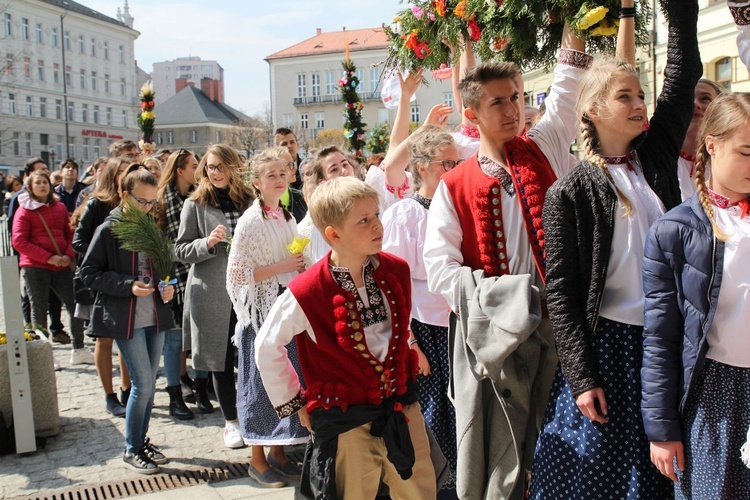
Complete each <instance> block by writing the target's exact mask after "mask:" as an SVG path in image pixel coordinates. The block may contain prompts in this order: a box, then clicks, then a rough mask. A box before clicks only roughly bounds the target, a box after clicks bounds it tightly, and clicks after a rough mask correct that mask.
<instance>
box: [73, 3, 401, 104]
mask: <svg viewBox="0 0 750 500" xmlns="http://www.w3.org/2000/svg"><path fill="white" fill-rule="evenodd" d="M78 1H79V2H80V3H82V4H84V5H86V6H87V7H91V8H92V9H95V10H98V11H99V12H101V13H102V14H105V15H108V16H111V17H115V15H116V12H117V7H122V5H123V4H124V0H78ZM129 4H130V14H131V15H132V16H133V17H134V18H135V24H134V26H133V27H134V28H135V29H136V30H138V31H139V32H140V33H141V35H140V37H138V39H137V40H136V41H135V55H136V59H137V60H138V65H139V66H140V67H141V68H143V69H144V70H146V71H148V72H151V71H153V66H152V64H153V63H154V62H159V61H166V60H172V59H174V58H177V57H183V56H189V55H193V56H199V57H201V58H202V59H210V60H216V61H219V64H221V65H222V67H223V68H224V82H225V91H226V99H225V100H226V102H227V104H229V105H231V106H233V107H234V108H236V109H239V110H240V111H243V112H245V113H247V114H250V115H254V114H256V113H259V112H261V111H262V110H263V109H264V106H267V105H268V102H269V88H268V85H269V82H268V79H269V75H268V63H266V62H265V61H264V60H263V59H264V58H265V57H266V56H268V55H270V54H273V53H274V52H277V51H279V50H281V49H284V48H286V47H289V46H290V45H294V44H295V43H298V42H301V41H302V40H305V39H307V38H310V37H312V36H314V35H315V28H322V29H323V31H338V30H341V28H342V27H343V26H346V28H347V29H359V28H371V27H376V26H380V24H381V23H383V22H385V23H386V24H390V23H391V22H392V20H393V17H394V16H395V15H396V12H397V11H399V10H400V9H403V8H405V6H404V5H400V4H399V0H348V1H339V0H334V1H325V0H281V1H279V0H275V1H274V0H268V1H259V0H250V1H247V0H245V1H241V0H213V1H207V0H130V1H129ZM157 113H158V110H157Z"/></svg>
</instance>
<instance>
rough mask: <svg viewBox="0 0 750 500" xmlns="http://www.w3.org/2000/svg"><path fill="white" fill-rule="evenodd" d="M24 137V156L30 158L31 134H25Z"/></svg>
mask: <svg viewBox="0 0 750 500" xmlns="http://www.w3.org/2000/svg"><path fill="white" fill-rule="evenodd" d="M25 137H26V140H25V141H24V146H25V147H24V150H25V153H26V156H27V157H30V156H31V153H32V149H31V133H30V132H26V135H25Z"/></svg>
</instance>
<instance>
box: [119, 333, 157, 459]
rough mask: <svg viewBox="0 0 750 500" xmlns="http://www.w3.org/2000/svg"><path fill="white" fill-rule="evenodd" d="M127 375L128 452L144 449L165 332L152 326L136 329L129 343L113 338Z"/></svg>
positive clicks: (126, 424)
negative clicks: (128, 390) (128, 396)
mask: <svg viewBox="0 0 750 500" xmlns="http://www.w3.org/2000/svg"><path fill="white" fill-rule="evenodd" d="M116 342H117V347H118V348H119V349H120V352H121V353H122V355H123V357H124V358H125V365H126V366H127V367H128V371H129V372H130V381H131V384H132V386H131V389H130V398H128V406H127V408H126V410H125V446H126V451H127V452H128V453H132V452H134V451H135V450H137V449H139V448H140V447H141V446H143V442H144V441H145V439H146V434H148V424H149V421H150V420H151V408H152V407H153V406H154V392H155V389H156V372H157V370H158V369H159V360H160V359H161V352H162V349H163V347H164V332H163V331H162V332H157V331H156V327H155V326H148V327H146V328H136V329H135V330H133V334H132V335H131V337H130V340H125V339H116Z"/></svg>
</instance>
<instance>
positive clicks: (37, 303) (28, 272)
mask: <svg viewBox="0 0 750 500" xmlns="http://www.w3.org/2000/svg"><path fill="white" fill-rule="evenodd" d="M21 273H22V275H23V280H24V284H25V286H26V293H27V294H28V296H29V301H30V302H31V322H32V323H33V324H34V325H38V326H41V327H46V326H47V310H48V309H49V296H50V294H51V293H53V292H54V294H55V295H57V296H58V297H59V298H60V301H61V302H62V303H63V304H64V305H65V309H66V310H67V311H68V318H69V319H70V333H71V335H72V336H73V348H74V349H80V348H82V347H83V320H81V319H79V318H76V317H75V316H74V312H75V295H74V293H73V271H70V270H68V269H65V270H62V271H51V270H49V269H43V268H41V267H23V268H21ZM50 330H51V329H50Z"/></svg>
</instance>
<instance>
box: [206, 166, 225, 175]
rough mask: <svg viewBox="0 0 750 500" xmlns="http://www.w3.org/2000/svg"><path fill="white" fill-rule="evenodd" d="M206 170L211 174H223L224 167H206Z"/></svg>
mask: <svg viewBox="0 0 750 500" xmlns="http://www.w3.org/2000/svg"><path fill="white" fill-rule="evenodd" d="M206 170H208V171H209V172H211V173H212V174H213V173H216V172H223V171H224V165H206Z"/></svg>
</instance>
